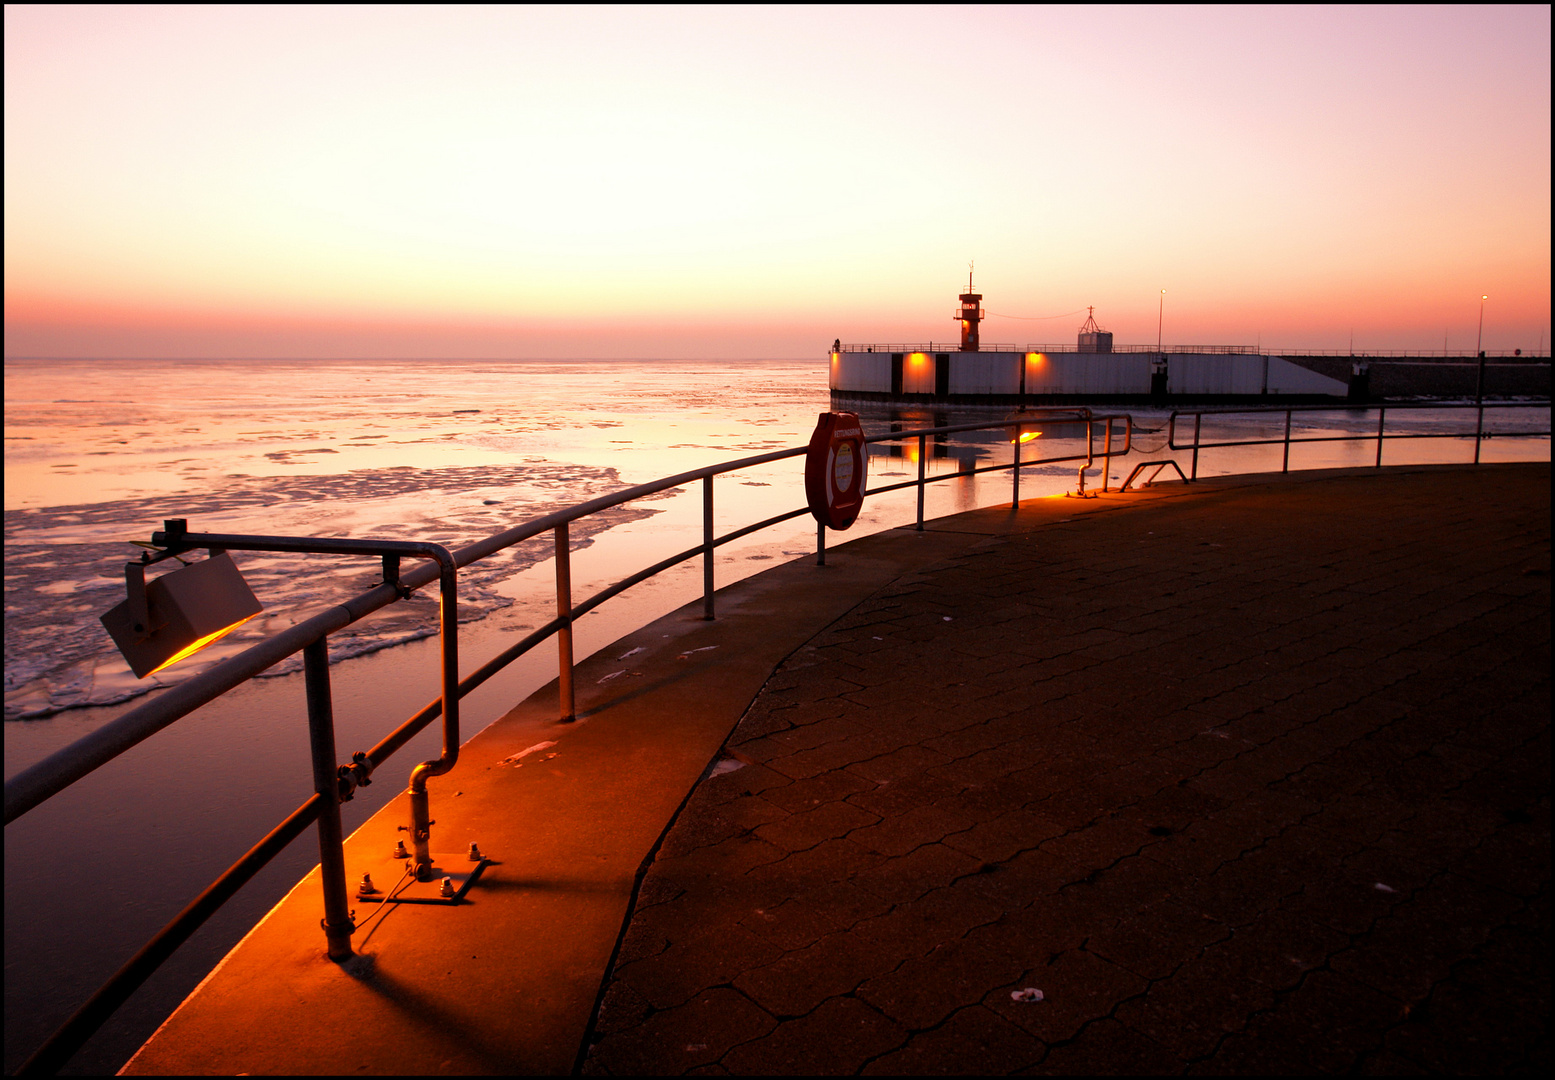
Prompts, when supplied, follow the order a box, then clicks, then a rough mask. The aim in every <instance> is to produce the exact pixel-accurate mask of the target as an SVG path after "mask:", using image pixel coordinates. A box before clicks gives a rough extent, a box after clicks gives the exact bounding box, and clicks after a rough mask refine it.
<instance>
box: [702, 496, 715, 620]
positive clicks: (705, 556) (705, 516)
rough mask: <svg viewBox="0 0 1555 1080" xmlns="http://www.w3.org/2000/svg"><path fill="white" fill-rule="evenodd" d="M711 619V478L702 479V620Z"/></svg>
mask: <svg viewBox="0 0 1555 1080" xmlns="http://www.w3.org/2000/svg"><path fill="white" fill-rule="evenodd" d="M712 617H713V478H712V477H711V476H704V477H702V618H704V619H711V618H712Z"/></svg>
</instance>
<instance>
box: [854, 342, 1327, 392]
mask: <svg viewBox="0 0 1555 1080" xmlns="http://www.w3.org/2000/svg"><path fill="white" fill-rule="evenodd" d="M1156 355H1157V354H1155V353H1078V352H1074V353H1070V352H1063V353H1056V352H1055V353H1011V352H975V353H971V352H952V353H950V354H949V357H950V385H949V392H950V393H951V394H953V395H967V396H972V397H976V396H978V395H985V394H986V395H1001V396H1002V395H1011V396H1013V395H1016V394H1019V393H1020V392H1021V369H1022V367H1023V366H1024V368H1025V375H1026V387H1025V391H1026V393H1027V394H1029V395H1035V396H1042V395H1046V394H1054V395H1065V396H1080V397H1083V396H1099V397H1105V396H1112V395H1146V394H1149V393H1150V367H1151V362H1152V361H1153V360H1154V359H1155V357H1156ZM934 358H935V354H934V353H932V352H910V353H906V354H905V355H904V356H903V358H902V387H901V389H902V393H904V394H930V395H932V394H933V393H934V392H935V387H934V383H935V379H934V372H935V359H934ZM830 366H831V375H830V386H831V389H833V390H838V391H841V392H843V393H847V392H850V391H857V392H863V393H877V394H889V393H890V392H891V354H890V353H889V352H873V353H861V352H845V353H840V354H837V355H836V356H835V357H833V359H832V361H831V365H830ZM1348 389H1349V387H1348V386H1347V385H1346V384H1345V383H1344V382H1342V381H1341V380H1339V379H1331V378H1329V377H1328V376H1326V375H1319V374H1318V373H1317V372H1315V371H1310V370H1308V369H1307V368H1304V367H1301V366H1300V365H1298V364H1293V363H1291V362H1290V361H1289V360H1284V359H1281V358H1280V357H1278V356H1260V355H1257V354H1254V353H1169V354H1167V384H1166V392H1167V394H1168V395H1169V396H1171V397H1177V396H1180V395H1193V396H1213V395H1232V394H1234V395H1237V396H1247V397H1259V396H1265V395H1267V396H1268V397H1275V396H1278V395H1280V394H1323V395H1327V396H1331V397H1344V396H1345V395H1346V393H1347V392H1348Z"/></svg>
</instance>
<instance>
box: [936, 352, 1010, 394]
mask: <svg viewBox="0 0 1555 1080" xmlns="http://www.w3.org/2000/svg"><path fill="white" fill-rule="evenodd" d="M1023 355H1024V354H1023V353H1007V352H975V353H972V352H967V353H964V352H953V353H951V354H950V392H951V393H952V394H1018V393H1020V365H1021V357H1022V356H1023Z"/></svg>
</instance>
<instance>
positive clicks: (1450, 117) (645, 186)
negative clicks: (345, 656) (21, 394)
mask: <svg viewBox="0 0 1555 1080" xmlns="http://www.w3.org/2000/svg"><path fill="white" fill-rule="evenodd" d="M5 20H6V21H5V27H6V76H5V77H6V103H5V108H6V192H5V199H6V240H5V244H6V286H5V290H6V291H5V303H6V355H7V356H126V357H132V356H173V357H182V356H188V357H198V356H222V357H227V356H231V357H242V356H279V357H321V358H323V357H342V356H362V357H368V356H382V357H410V356H414V357H437V356H447V357H467V358H503V357H513V358H525V357H554V358H568V357H584V356H587V357H600V358H608V357H664V358H669V357H688V358H689V357H723V358H731V359H738V358H757V357H795V358H797V357H807V356H819V355H820V354H821V353H823V352H828V351H829V350H827V349H826V347H825V342H828V341H832V340H833V339H835V338H841V339H842V340H844V341H847V342H871V341H880V342H889V341H933V340H936V339H938V338H939V337H941V336H942V335H943V333H944V331H943V325H944V324H943V322H942V321H941V320H942V319H943V309H944V302H945V300H947V299H949V298H950V297H952V296H953V295H955V294H956V293H957V292H959V291H960V283H959V276H960V274H961V273H963V272H964V268H965V266H966V262H967V260H968V259H969V258H971V257H973V256H974V255H975V257H976V259H977V263H978V266H979V267H981V269H979V271H978V273H980V274H984V275H985V279H984V280H985V284H984V286H983V288H984V290H985V294H986V295H987V297H988V299H987V300H986V301H985V303H986V305H987V307H988V308H989V309H990V310H989V311H988V312H987V315H986V318H985V320H984V321H983V324H982V326H981V327H980V329H981V332H982V336H984V337H986V338H989V339H991V340H994V341H1001V342H1049V343H1054V344H1059V343H1065V342H1071V341H1073V340H1074V336H1075V331H1076V328H1077V327H1078V325H1079V321H1080V320H1079V317H1074V318H1069V317H1064V316H1059V317H1055V316H1058V313H1061V312H1073V311H1077V310H1078V309H1081V308H1084V307H1086V306H1088V305H1095V307H1096V309H1097V319H1098V321H1099V322H1101V323H1102V325H1103V326H1104V327H1105V328H1106V329H1108V330H1110V331H1112V332H1113V334H1114V337H1115V341H1116V342H1117V343H1118V344H1119V345H1123V344H1151V345H1153V344H1154V342H1155V340H1156V320H1157V314H1158V312H1157V311H1151V310H1150V308H1151V307H1153V306H1156V307H1158V305H1159V303H1160V301H1161V297H1162V295H1163V293H1164V292H1165V289H1163V287H1162V282H1163V281H1165V282H1167V285H1168V287H1169V288H1170V290H1171V293H1172V296H1173V309H1172V310H1171V311H1169V312H1166V313H1165V320H1164V324H1165V329H1164V341H1163V345H1164V346H1165V347H1167V348H1170V347H1171V346H1172V345H1174V344H1179V343H1180V344H1231V345H1236V344H1246V345H1254V344H1257V345H1262V346H1264V347H1265V348H1286V349H1299V348H1313V349H1323V348H1330V349H1332V348H1342V347H1345V346H1346V345H1347V344H1348V342H1349V341H1350V338H1351V335H1352V332H1353V335H1354V340H1355V343H1356V347H1357V349H1358V350H1366V349H1386V348H1411V349H1440V348H1442V347H1443V339H1444V336H1445V338H1446V341H1447V346H1448V347H1449V348H1454V349H1457V350H1461V351H1463V352H1465V353H1467V352H1471V351H1472V349H1473V346H1474V342H1475V340H1476V332H1477V324H1478V316H1479V306H1480V303H1481V302H1483V303H1484V305H1485V319H1484V348H1486V349H1487V350H1493V351H1499V350H1509V349H1511V348H1522V349H1524V350H1525V351H1532V350H1533V349H1535V348H1536V347H1537V345H1538V344H1539V342H1540V340H1541V338H1542V341H1543V344H1544V347H1545V348H1546V349H1547V348H1548V345H1549V329H1550V316H1549V311H1550V285H1551V282H1550V270H1549V267H1550V213H1549V207H1550V137H1549V132H1550V116H1549V102H1550V64H1549V55H1550V25H1549V24H1550V13H1549V8H1548V7H1490V8H1483V7H1476V8H1438V7H1419V8H1309V9H1302V8H1218V9H1201V8H1100V9H1098V8H1083V9H1082V8H903V9H891V10H889V11H881V10H879V9H868V8H833V9H815V8H809V9H792V10H778V9H761V8H750V9H745V8H602V9H564V8H452V9H431V8H376V9H373V8H370V9H349V10H347V9H339V8H220V7H207V8H102V7H97V8H86V7H45V6H36V7H28V6H12V7H8V8H6V11H5ZM946 40H954V41H956V42H957V43H958V44H957V46H956V48H955V49H954V50H946V49H945V48H944V44H943V43H944V42H945V41H946ZM1088 41H1105V42H1106V43H1107V49H1108V54H1109V58H1110V59H1109V64H1110V69H1111V71H1112V72H1113V73H1114V74H1113V75H1112V76H1110V77H1109V78H1108V79H1107V80H1104V81H1102V82H1098V81H1097V80H1096V79H1095V78H1094V66H1093V65H1094V55H1093V50H1092V49H1091V48H1090V47H1089V46H1087V45H1084V44H1081V43H1083V42H1088ZM903 70H913V71H915V72H918V73H919V75H918V76H917V77H915V79H914V80H912V81H911V82H910V83H908V84H903V82H902V80H901V79H900V73H901V72H902V71H903ZM1314 72H1321V78H1314V77H1313V73H1314ZM886 88H889V91H887V89H886ZM969 96H970V97H971V98H972V99H974V100H976V101H977V102H978V110H979V115H980V121H979V124H978V125H977V127H978V134H977V136H976V138H975V139H974V140H973V141H972V142H971V143H969V144H966V145H963V144H961V143H958V142H957V139H958V138H961V136H957V135H955V134H953V133H954V132H957V131H960V130H962V128H961V126H960V125H959V121H960V120H961V118H962V117H963V114H964V109H965V103H966V101H967V100H968V97H969ZM1141 103H1148V108H1141ZM1077 145H1085V146H1089V147H1096V148H1099V149H1098V151H1097V152H1096V153H1093V154H1088V155H1086V156H1085V157H1083V158H1079V159H1077V158H1075V157H1074V155H1073V150H1072V148H1073V147H1074V146H1077ZM951 151H963V152H968V153H970V155H971V156H970V158H969V159H968V160H967V161H966V162H964V163H963V164H958V165H954V166H952V165H948V164H943V163H944V162H946V161H947V160H948V159H947V155H948V154H949V153H950V152H951ZM1143 161H1148V162H1149V167H1148V169H1145V170H1141V169H1140V168H1139V167H1138V163H1139V162H1143ZM1060 163H1061V164H1060ZM1477 298H1484V299H1483V300H1480V299H1477ZM1492 298H1493V299H1492ZM1150 300H1156V301H1157V305H1151V304H1150V303H1149V301H1150ZM960 321H961V324H962V328H963V330H969V329H970V327H971V325H972V322H971V320H966V319H963V320H960Z"/></svg>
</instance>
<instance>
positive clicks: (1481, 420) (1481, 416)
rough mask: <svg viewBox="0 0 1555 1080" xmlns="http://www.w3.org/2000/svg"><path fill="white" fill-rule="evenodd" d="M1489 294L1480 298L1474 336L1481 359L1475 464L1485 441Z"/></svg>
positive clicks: (1476, 390)
mask: <svg viewBox="0 0 1555 1080" xmlns="http://www.w3.org/2000/svg"><path fill="white" fill-rule="evenodd" d="M1489 299H1490V297H1488V296H1481V297H1480V298H1479V333H1478V334H1477V335H1476V336H1475V338H1474V354H1475V356H1476V357H1477V358H1478V360H1479V375H1478V376H1477V377H1476V378H1475V380H1474V407H1475V412H1476V414H1477V419H1476V420H1475V421H1474V464H1476V465H1478V464H1479V448H1480V447H1481V446H1482V445H1484V441H1485V301H1486V300H1489Z"/></svg>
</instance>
